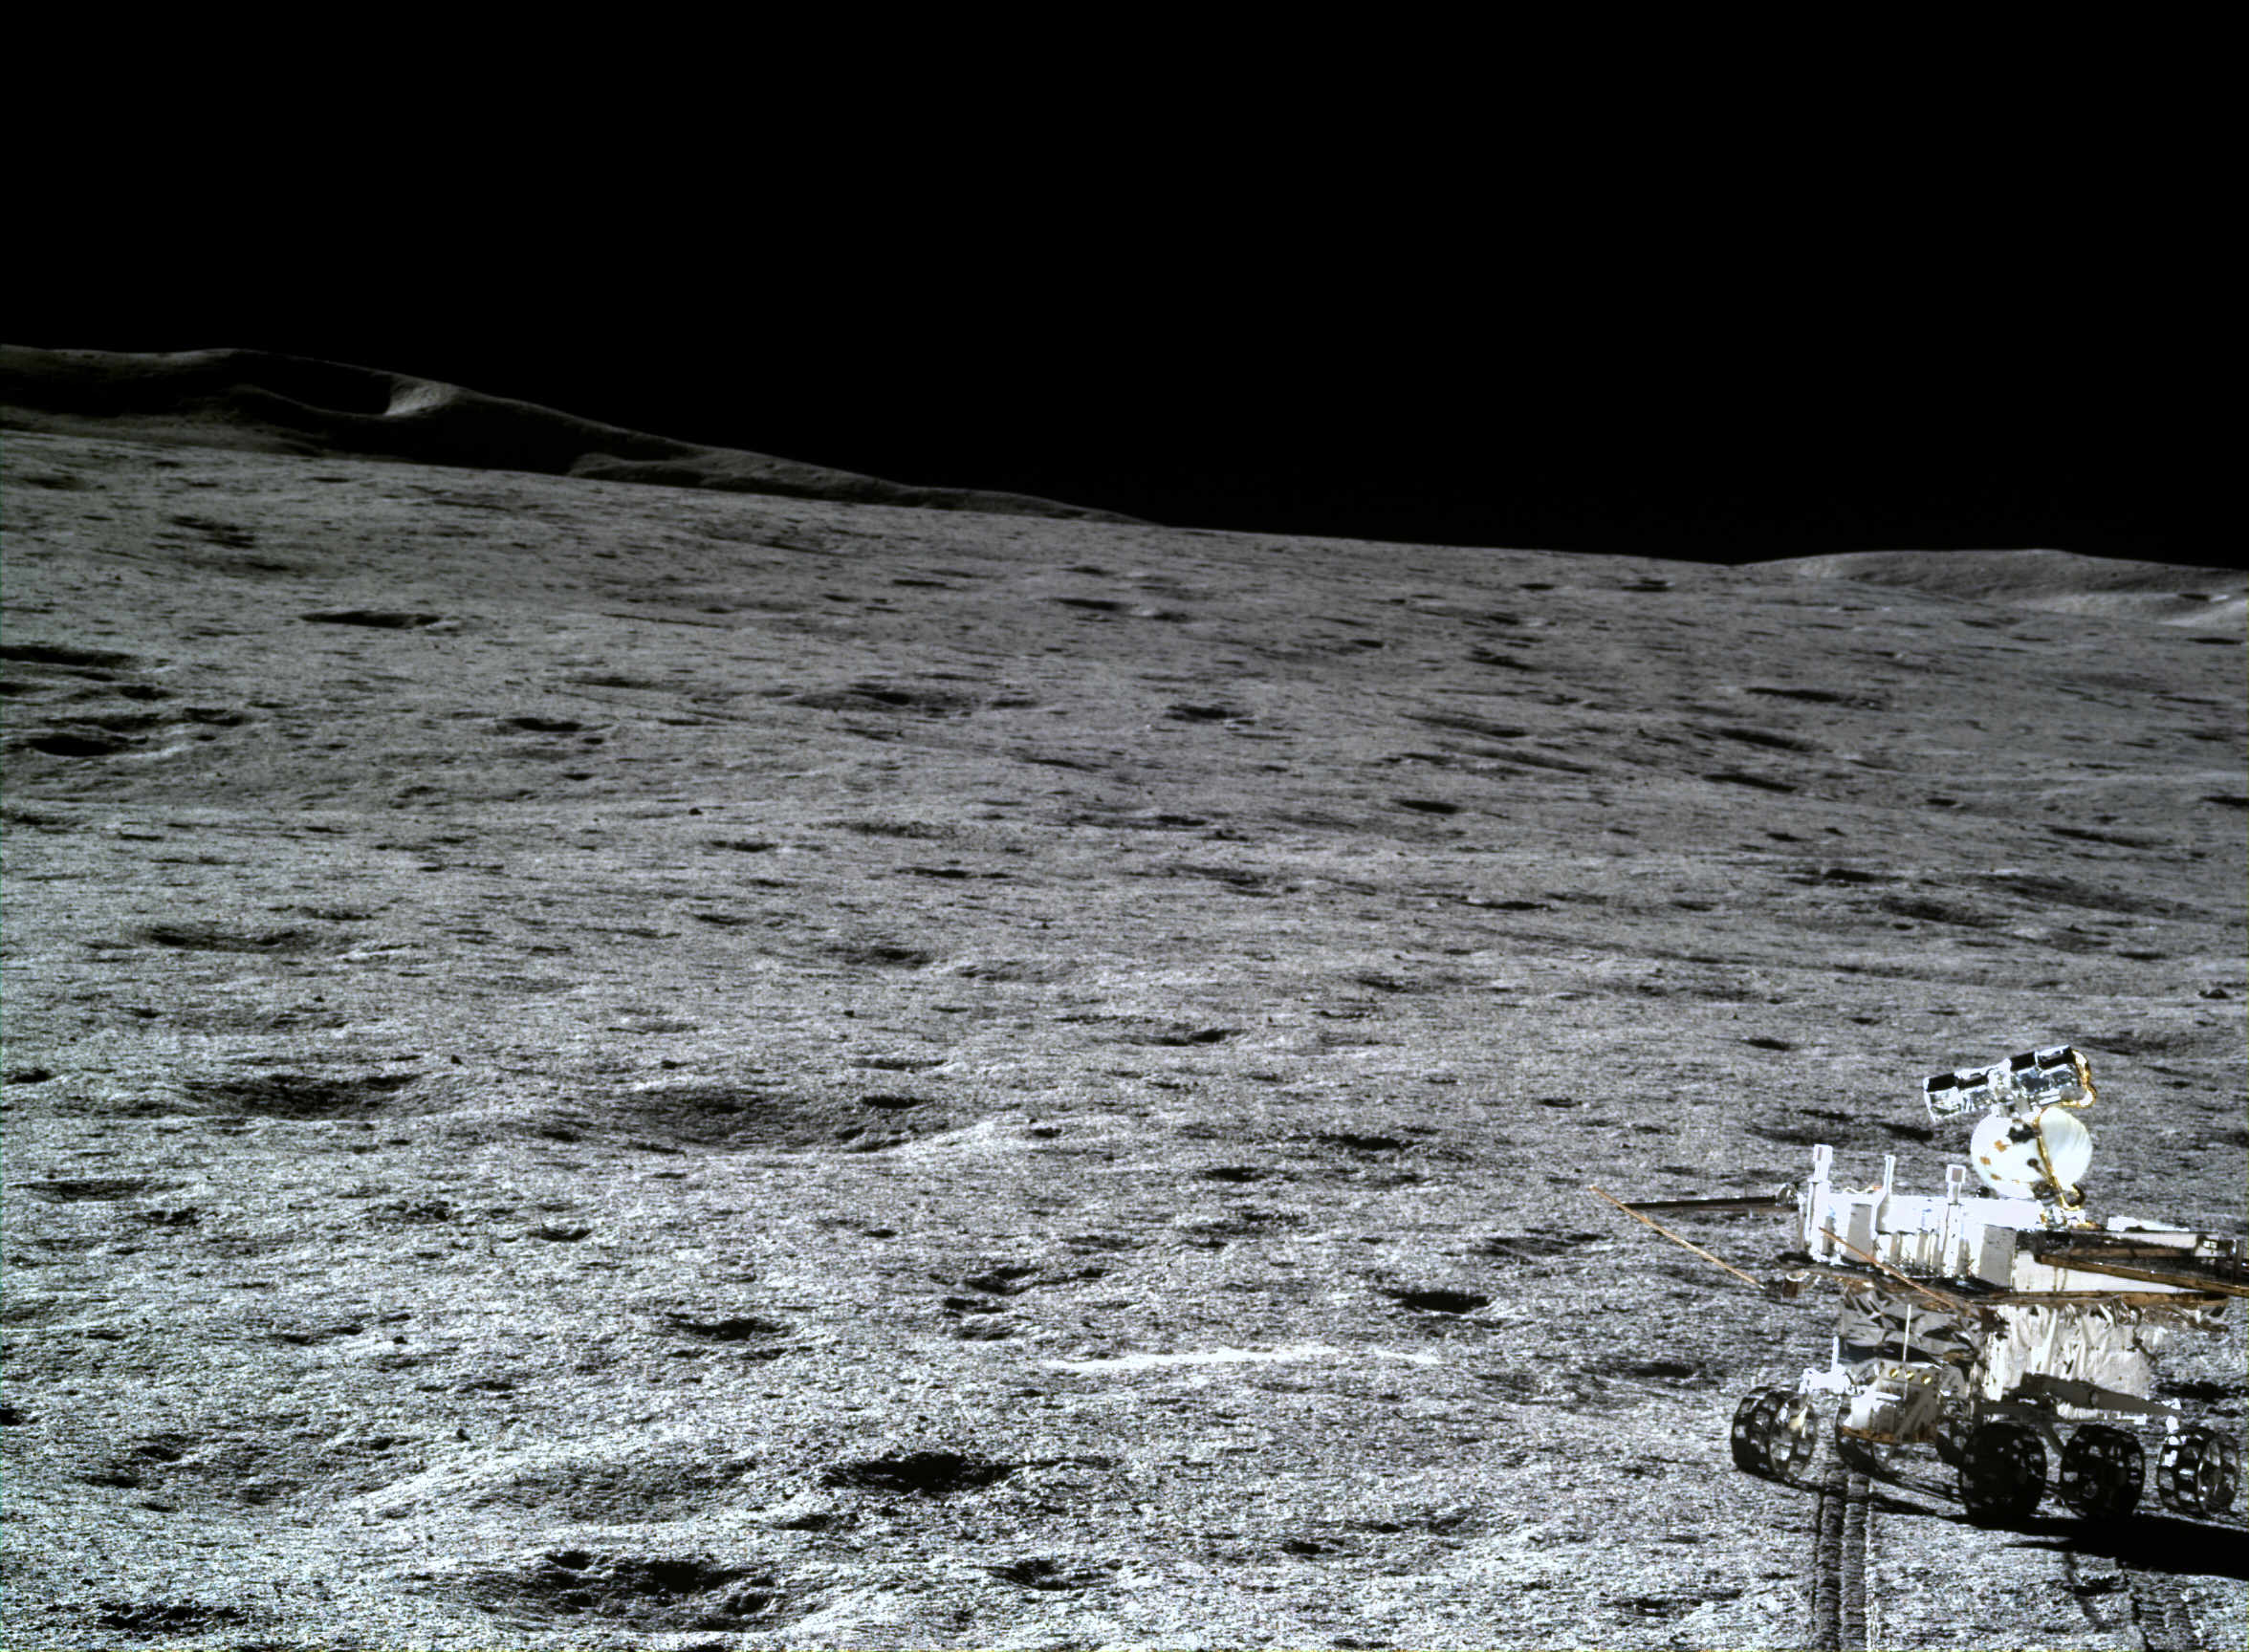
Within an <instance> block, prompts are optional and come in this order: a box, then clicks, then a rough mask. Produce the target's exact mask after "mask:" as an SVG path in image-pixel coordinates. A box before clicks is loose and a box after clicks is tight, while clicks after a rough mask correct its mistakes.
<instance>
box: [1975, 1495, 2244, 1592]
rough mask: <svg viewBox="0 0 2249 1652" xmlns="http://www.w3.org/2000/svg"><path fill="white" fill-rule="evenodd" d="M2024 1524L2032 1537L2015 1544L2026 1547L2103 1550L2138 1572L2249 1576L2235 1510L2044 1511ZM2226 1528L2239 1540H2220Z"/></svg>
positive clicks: (2079, 1551) (2069, 1551) (2074, 1551)
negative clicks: (2204, 1514)
mask: <svg viewBox="0 0 2249 1652" xmlns="http://www.w3.org/2000/svg"><path fill="white" fill-rule="evenodd" d="M2018 1530H2019V1531H2020V1532H2023V1533H2024V1534H2025V1535H2026V1537H2028V1538H2029V1539H2030V1540H2029V1541H2026V1542H2021V1543H2018V1544H2016V1545H2014V1547H2016V1548H2020V1549H2046V1550H2050V1551H2052V1552H2053V1553H2055V1554H2091V1555H2098V1556H2100V1557H2101V1558H2102V1559H2105V1560H2113V1561H2115V1562H2116V1563H2117V1564H2118V1565H2120V1566H2128V1567H2129V1568H2131V1570H2133V1571H2135V1572H2153V1573H2161V1574H2167V1575H2169V1576H2177V1577H2225V1578H2230V1579H2232V1580H2233V1581H2234V1582H2237V1583H2241V1582H2249V1543H2243V1542H2241V1541H2240V1535H2241V1521H2240V1519H2239V1517H2238V1515H2235V1514H2233V1513H2230V1512H2229V1513H2227V1514H2225V1515H2222V1516H2220V1517H2218V1518H2217V1519H2215V1520H2211V1521H2200V1520H2190V1519H2185V1518H2183V1517H2181V1516H2179V1515H2176V1514H2169V1513H2163V1512H2160V1511H2148V1510H2145V1509H2142V1510H2137V1511H2133V1512H2132V1513H2130V1514H2128V1515H2126V1516H2125V1517H2124V1518H2123V1519H2121V1520H2073V1519H2070V1518H2067V1517H2066V1516H2059V1515H2040V1516H2037V1517H2035V1518H2033V1519H2029V1520H2025V1521H2023V1522H2022V1523H2021V1525H2020V1527H2019V1528H2018ZM2223 1532H2233V1533H2234V1540H2233V1541H2231V1542H2224V1541H2216V1539H2218V1538H2219V1537H2220V1535H2221V1534H2222V1533H2223Z"/></svg>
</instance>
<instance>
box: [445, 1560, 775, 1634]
mask: <svg viewBox="0 0 2249 1652" xmlns="http://www.w3.org/2000/svg"><path fill="white" fill-rule="evenodd" d="M470 1592H471V1594H472V1595H473V1596H474V1597H476V1598H481V1599H483V1600H485V1601H487V1602H488V1603H490V1604H491V1605H495V1606H504V1607H508V1608H513V1609H514V1610H516V1611H530V1612H536V1613H540V1614H543V1615H550V1616H557V1617H590V1618H603V1619H613V1620H618V1621H622V1622H623V1623H627V1624H629V1625H631V1626H632V1627H634V1628H636V1629H640V1630H644V1631H648V1630H686V1629H757V1628H770V1627H772V1626H774V1625H775V1624H776V1623H779V1622H783V1621H786V1620H787V1619H788V1617H790V1616H794V1615H796V1613H795V1611H794V1610H793V1608H795V1607H797V1606H798V1605H800V1604H801V1603H800V1602H797V1600H796V1599H795V1598H794V1597H793V1595H792V1593H791V1592H790V1591H788V1590H787V1589H785V1588H784V1587H783V1586H782V1584H781V1583H780V1581H779V1580H778V1579H777V1578H776V1577H775V1576H774V1575H773V1574H772V1573H771V1572H768V1571H764V1570H762V1569H759V1568H754V1567H747V1566H728V1565H725V1564H722V1563H721V1562H719V1561H717V1560H715V1559H712V1558H711V1557H710V1556H709V1555H692V1556H685V1557H672V1556H664V1555H651V1554H596V1553H593V1552H591V1551H588V1550H583V1549H562V1550H556V1551H552V1552H550V1553H548V1554H543V1555H541V1556H540V1557H538V1558H537V1559H536V1560H534V1561H532V1562H530V1563H529V1564H527V1565H524V1566H522V1567H519V1568H516V1569H513V1570H511V1571H506V1572H493V1573H487V1574H486V1575H484V1576H482V1577H480V1578H478V1579H477V1580H476V1581H475V1582H474V1583H473V1584H472V1585H471V1589H470Z"/></svg>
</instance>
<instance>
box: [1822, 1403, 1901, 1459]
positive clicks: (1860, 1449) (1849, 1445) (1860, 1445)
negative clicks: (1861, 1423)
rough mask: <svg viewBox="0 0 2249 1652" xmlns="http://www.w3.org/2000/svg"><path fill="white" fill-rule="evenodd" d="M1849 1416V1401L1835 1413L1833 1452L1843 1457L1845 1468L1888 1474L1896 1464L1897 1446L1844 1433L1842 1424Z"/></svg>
mask: <svg viewBox="0 0 2249 1652" xmlns="http://www.w3.org/2000/svg"><path fill="white" fill-rule="evenodd" d="M1849 1417H1850V1402H1849V1401H1847V1400H1846V1401H1845V1402H1844V1404H1843V1408H1842V1409H1841V1410H1839V1411H1837V1412H1836V1413H1835V1454H1836V1455H1837V1456H1838V1457H1840V1458H1842V1459H1843V1466H1844V1467H1845V1468H1855V1469H1857V1470H1858V1471H1859V1472H1860V1473H1861V1474H1888V1473H1889V1472H1890V1470H1891V1469H1892V1468H1893V1467H1895V1466H1896V1463H1897V1454H1898V1448H1897V1447H1896V1446H1895V1445H1884V1444H1882V1443H1881V1442H1880V1441H1877V1440H1862V1439H1860V1438H1859V1437H1858V1436H1857V1435H1856V1434H1845V1432H1844V1431H1843V1428H1844V1424H1845V1421H1846V1420H1848V1418H1849Z"/></svg>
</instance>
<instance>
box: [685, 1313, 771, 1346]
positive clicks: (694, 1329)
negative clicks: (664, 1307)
mask: <svg viewBox="0 0 2249 1652" xmlns="http://www.w3.org/2000/svg"><path fill="white" fill-rule="evenodd" d="M664 1317H665V1318H666V1320H667V1321H668V1322H669V1323H670V1325H671V1328H672V1329H673V1330H675V1331H678V1332H680V1333H682V1334H683V1335H686V1336H688V1337H702V1338H703V1339H704V1340H705V1341H706V1342H749V1341H753V1340H755V1339H756V1338H758V1337H786V1336H787V1335H788V1334H789V1327H788V1325H787V1324H785V1323H784V1322H782V1321H781V1320H778V1319H766V1318H762V1317H760V1316H759V1315H755V1314H734V1315H726V1316H724V1317H721V1318H716V1319H698V1318H696V1317H695V1316H694V1315H690V1314H677V1313H667V1314H666V1315H664Z"/></svg>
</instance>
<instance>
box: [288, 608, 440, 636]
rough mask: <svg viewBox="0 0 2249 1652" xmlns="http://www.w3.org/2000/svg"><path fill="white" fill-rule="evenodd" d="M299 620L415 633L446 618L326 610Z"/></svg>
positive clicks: (397, 611)
mask: <svg viewBox="0 0 2249 1652" xmlns="http://www.w3.org/2000/svg"><path fill="white" fill-rule="evenodd" d="M297 618H298V619H305V620H309V621H311V622H312V623H314V624H317V625H368V626H372V627H374V628H375V629H377V630H379V631H413V630H418V629H419V628H420V627H422V626H424V625H435V624H436V623H438V622H439V621H440V620H442V619H444V618H445V616H444V615H443V614H421V613H414V612H410V611H408V610H406V609H404V608H326V609H322V610H321V611H320V612H318V613H317V614H300V615H298V616H297Z"/></svg>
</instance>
